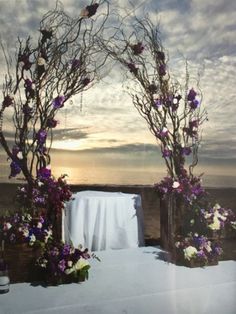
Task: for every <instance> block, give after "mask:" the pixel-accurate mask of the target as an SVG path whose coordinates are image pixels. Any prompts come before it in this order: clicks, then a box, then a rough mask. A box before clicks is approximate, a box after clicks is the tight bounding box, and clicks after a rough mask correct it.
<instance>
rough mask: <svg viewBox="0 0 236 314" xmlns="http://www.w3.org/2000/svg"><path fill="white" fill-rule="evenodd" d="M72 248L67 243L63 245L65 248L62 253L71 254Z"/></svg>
mask: <svg viewBox="0 0 236 314" xmlns="http://www.w3.org/2000/svg"><path fill="white" fill-rule="evenodd" d="M70 248H71V246H70V245H69V244H65V245H64V246H63V249H62V255H63V256H65V255H69V254H70Z"/></svg>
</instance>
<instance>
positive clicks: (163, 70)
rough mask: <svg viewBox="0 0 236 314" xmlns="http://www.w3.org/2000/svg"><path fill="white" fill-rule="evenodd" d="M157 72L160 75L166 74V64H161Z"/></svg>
mask: <svg viewBox="0 0 236 314" xmlns="http://www.w3.org/2000/svg"><path fill="white" fill-rule="evenodd" d="M158 73H159V75H160V76H164V75H166V66H165V64H161V65H160V66H159V69H158Z"/></svg>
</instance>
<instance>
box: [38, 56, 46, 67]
mask: <svg viewBox="0 0 236 314" xmlns="http://www.w3.org/2000/svg"><path fill="white" fill-rule="evenodd" d="M45 64H46V60H45V59H44V58H42V57H39V58H38V65H39V66H42V65H45Z"/></svg>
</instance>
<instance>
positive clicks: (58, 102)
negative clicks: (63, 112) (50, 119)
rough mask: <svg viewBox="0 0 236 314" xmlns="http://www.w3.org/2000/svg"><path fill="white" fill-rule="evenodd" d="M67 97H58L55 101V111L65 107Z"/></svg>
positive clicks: (53, 102) (53, 103)
mask: <svg viewBox="0 0 236 314" xmlns="http://www.w3.org/2000/svg"><path fill="white" fill-rule="evenodd" d="M64 102H65V97H64V96H57V97H56V98H54V99H53V101H52V105H53V107H54V108H55V109H59V108H62V107H63V106H64Z"/></svg>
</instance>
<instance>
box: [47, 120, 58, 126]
mask: <svg viewBox="0 0 236 314" xmlns="http://www.w3.org/2000/svg"><path fill="white" fill-rule="evenodd" d="M57 123H58V121H57V120H55V119H53V118H48V120H47V127H49V128H55V127H56V126H57Z"/></svg>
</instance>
